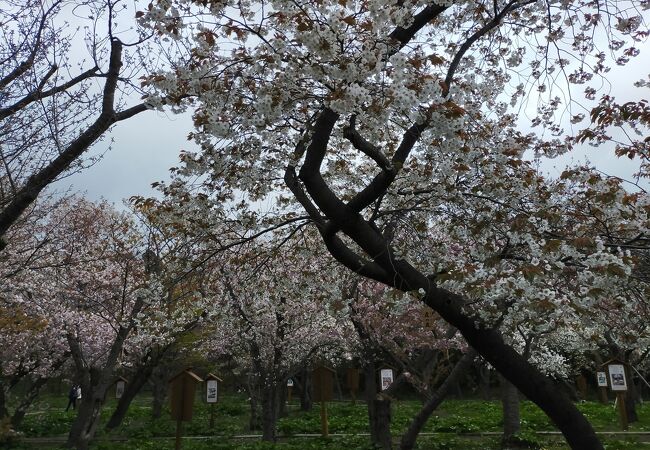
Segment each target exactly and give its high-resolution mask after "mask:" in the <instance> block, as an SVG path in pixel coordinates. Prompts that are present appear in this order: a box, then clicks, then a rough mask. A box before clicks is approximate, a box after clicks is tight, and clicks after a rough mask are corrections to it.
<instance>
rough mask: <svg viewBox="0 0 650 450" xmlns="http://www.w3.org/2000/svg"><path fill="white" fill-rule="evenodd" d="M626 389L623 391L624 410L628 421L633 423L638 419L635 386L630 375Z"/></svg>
mask: <svg viewBox="0 0 650 450" xmlns="http://www.w3.org/2000/svg"><path fill="white" fill-rule="evenodd" d="M628 380H629V381H628V383H627V387H628V389H627V391H626V392H625V412H626V413H627V421H628V423H634V422H638V421H639V416H638V414H637V413H636V402H637V398H638V396H637V393H636V386H635V384H634V381H633V379H632V377H631V376H630V377H629V378H628Z"/></svg>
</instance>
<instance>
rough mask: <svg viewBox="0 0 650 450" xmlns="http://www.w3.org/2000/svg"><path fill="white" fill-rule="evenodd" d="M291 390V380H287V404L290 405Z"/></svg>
mask: <svg viewBox="0 0 650 450" xmlns="http://www.w3.org/2000/svg"><path fill="white" fill-rule="evenodd" d="M292 390H293V380H292V379H291V378H289V379H288V380H287V404H289V403H291V391H292Z"/></svg>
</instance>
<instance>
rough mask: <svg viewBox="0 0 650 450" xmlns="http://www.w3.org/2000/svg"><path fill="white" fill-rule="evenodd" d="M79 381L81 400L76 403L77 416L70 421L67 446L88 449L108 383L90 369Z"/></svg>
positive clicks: (99, 416)
mask: <svg viewBox="0 0 650 450" xmlns="http://www.w3.org/2000/svg"><path fill="white" fill-rule="evenodd" d="M84 375H85V376H84V377H83V379H82V382H81V402H79V403H78V404H77V417H76V418H75V420H74V422H73V423H72V427H71V428H70V433H69V434H68V441H67V443H66V445H67V447H69V448H75V449H77V450H88V448H89V445H90V441H92V439H93V438H94V437H95V432H96V431H97V427H98V425H99V421H100V419H101V412H102V407H103V406H104V399H105V397H106V391H107V389H108V384H107V383H106V380H105V377H101V375H100V373H99V372H98V371H96V370H90V371H88V372H87V373H86V374H84Z"/></svg>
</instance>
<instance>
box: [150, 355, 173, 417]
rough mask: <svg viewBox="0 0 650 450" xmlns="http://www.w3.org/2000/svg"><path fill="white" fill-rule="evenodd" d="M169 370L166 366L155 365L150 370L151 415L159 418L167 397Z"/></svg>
mask: <svg viewBox="0 0 650 450" xmlns="http://www.w3.org/2000/svg"><path fill="white" fill-rule="evenodd" d="M168 372H169V370H168V369H167V367H165V366H164V365H163V366H157V367H156V368H154V369H153V371H152V372H151V377H150V379H151V395H152V399H151V402H152V405H151V417H152V418H154V419H160V417H161V416H162V412H163V408H164V406H165V400H166V399H167V391H168V389H169V386H168V384H169V383H168V378H169V376H168V375H169V373H168Z"/></svg>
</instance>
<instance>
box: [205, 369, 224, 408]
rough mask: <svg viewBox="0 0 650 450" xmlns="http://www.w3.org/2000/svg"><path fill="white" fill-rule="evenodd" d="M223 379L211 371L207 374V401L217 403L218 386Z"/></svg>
mask: <svg viewBox="0 0 650 450" xmlns="http://www.w3.org/2000/svg"><path fill="white" fill-rule="evenodd" d="M221 381H223V380H222V379H221V378H219V377H218V376H216V375H215V374H213V373H209V374H207V375H206V376H205V401H206V402H207V403H217V400H218V397H217V395H218V389H217V388H218V384H219V382H221Z"/></svg>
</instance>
